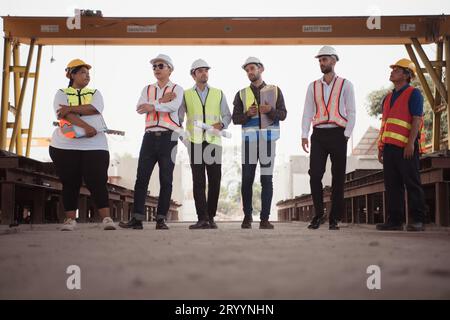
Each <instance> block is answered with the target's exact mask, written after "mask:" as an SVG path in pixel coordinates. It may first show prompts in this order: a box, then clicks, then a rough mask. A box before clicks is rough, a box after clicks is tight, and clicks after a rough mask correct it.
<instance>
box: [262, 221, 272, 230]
mask: <svg viewBox="0 0 450 320" xmlns="http://www.w3.org/2000/svg"><path fill="white" fill-rule="evenodd" d="M259 228H260V229H274V228H275V227H274V226H273V224H271V223H270V222H269V220H261V221H260V223H259Z"/></svg>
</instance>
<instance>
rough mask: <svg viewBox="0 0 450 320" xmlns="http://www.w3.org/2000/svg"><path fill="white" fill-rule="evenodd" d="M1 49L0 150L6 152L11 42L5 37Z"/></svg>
mask: <svg viewBox="0 0 450 320" xmlns="http://www.w3.org/2000/svg"><path fill="white" fill-rule="evenodd" d="M4 42H5V45H4V47H3V74H2V78H3V82H2V104H1V121H0V149H2V150H6V124H7V122H8V107H9V74H10V73H9V67H10V64H11V42H10V39H9V38H6V37H5V41H4Z"/></svg>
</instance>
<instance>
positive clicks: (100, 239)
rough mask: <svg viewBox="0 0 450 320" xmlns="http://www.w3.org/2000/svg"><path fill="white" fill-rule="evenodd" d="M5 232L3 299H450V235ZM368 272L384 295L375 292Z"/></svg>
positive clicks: (362, 229) (352, 229)
mask: <svg viewBox="0 0 450 320" xmlns="http://www.w3.org/2000/svg"><path fill="white" fill-rule="evenodd" d="M78 226H79V229H78V230H77V231H75V232H61V231H58V227H59V226H57V225H39V226H33V229H31V230H30V226H24V225H22V226H20V228H19V229H18V230H16V231H14V230H11V229H9V228H8V227H5V226H1V227H0V299H10V298H19V299H22V298H26V299H30V298H31V299H48V298H50V299H53V298H62V299H73V298H75V299H78V298H100V299H108V298H114V299H136V298H137V299H318V298H319V299H320V298H324V299H359V298H369V299H372V298H373V299H378V298H387V299H397V298H407V299H409V298H414V299H415V298H437V299H450V230H449V229H439V230H433V231H426V232H424V233H408V232H390V233H389V232H377V231H376V230H374V227H373V226H349V227H347V228H342V229H341V230H340V231H329V230H328V228H327V226H326V225H325V226H322V228H321V229H319V230H308V229H307V228H306V224H305V223H298V222H295V223H276V229H275V230H259V229H257V226H258V225H257V223H254V224H253V229H251V230H241V229H240V223H233V222H223V223H219V229H218V230H195V231H193V230H188V229H187V226H188V224H186V223H172V224H170V227H171V229H170V230H168V231H159V230H155V229H154V224H147V225H145V230H143V231H138V230H136V231H134V230H118V231H109V232H107V231H103V230H101V229H100V227H99V226H98V225H95V224H85V225H81V224H79V225H78ZM69 265H78V266H79V267H80V268H81V290H68V289H67V287H66V280H67V278H68V277H69V275H68V274H66V268H67V267H68V266H69ZM369 265H378V266H379V267H380V268H381V289H380V290H368V289H367V286H366V280H367V278H368V277H369V274H367V273H366V270H367V267H368V266H369Z"/></svg>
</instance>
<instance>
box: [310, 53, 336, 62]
mask: <svg viewBox="0 0 450 320" xmlns="http://www.w3.org/2000/svg"><path fill="white" fill-rule="evenodd" d="M325 56H326V57H331V56H333V57H335V58H336V61H339V57H338V56H337V55H336V54H318V55H317V56H315V57H314V58H316V59H319V58H320V57H325Z"/></svg>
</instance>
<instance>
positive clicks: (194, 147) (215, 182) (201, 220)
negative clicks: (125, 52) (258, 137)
mask: <svg viewBox="0 0 450 320" xmlns="http://www.w3.org/2000/svg"><path fill="white" fill-rule="evenodd" d="M209 69H210V66H209V65H208V63H207V62H206V61H205V60H203V59H198V60H195V61H194V62H193V63H192V66H191V71H190V72H191V76H192V78H193V79H194V81H195V85H194V86H193V87H192V88H191V89H188V90H186V91H185V92H184V102H183V104H182V106H181V108H180V119H183V118H184V115H185V114H186V131H187V136H188V139H189V141H188V144H187V146H188V152H189V157H190V162H191V169H192V180H193V184H194V185H193V190H194V200H195V209H196V211H197V217H198V221H197V223H195V224H193V225H191V226H189V229H217V224H216V223H215V221H214V217H215V215H216V211H217V203H218V200H219V193H220V180H221V175H222V165H221V163H222V142H221V136H220V131H221V130H223V129H226V128H227V127H228V125H229V124H230V122H231V113H230V110H229V108H228V104H227V100H226V98H225V95H224V94H223V92H222V91H221V90H220V89H216V88H213V87H210V86H209V85H208V72H209ZM200 124H206V125H208V126H211V127H212V128H213V129H212V130H205V129H204V128H202V127H201V126H200ZM205 171H206V173H207V175H208V197H207V198H206V176H205Z"/></svg>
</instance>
